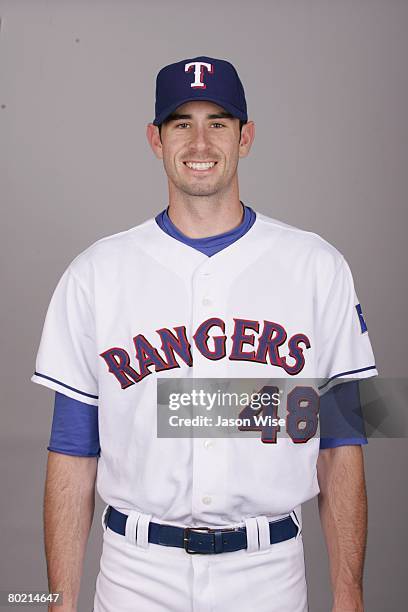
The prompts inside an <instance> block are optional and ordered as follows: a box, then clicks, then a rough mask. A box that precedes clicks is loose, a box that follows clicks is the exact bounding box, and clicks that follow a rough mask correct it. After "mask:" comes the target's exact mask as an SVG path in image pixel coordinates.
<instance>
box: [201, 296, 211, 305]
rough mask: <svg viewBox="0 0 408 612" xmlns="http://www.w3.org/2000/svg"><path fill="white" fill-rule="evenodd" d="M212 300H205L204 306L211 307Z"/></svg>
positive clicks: (206, 298) (207, 298)
mask: <svg viewBox="0 0 408 612" xmlns="http://www.w3.org/2000/svg"><path fill="white" fill-rule="evenodd" d="M211 304H212V300H211V299H210V298H209V297H205V298H203V306H211Z"/></svg>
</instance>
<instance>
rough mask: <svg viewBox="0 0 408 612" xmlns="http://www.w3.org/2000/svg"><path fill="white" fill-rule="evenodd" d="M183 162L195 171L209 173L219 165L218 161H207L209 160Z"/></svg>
mask: <svg viewBox="0 0 408 612" xmlns="http://www.w3.org/2000/svg"><path fill="white" fill-rule="evenodd" d="M183 164H184V165H185V166H186V168H188V169H189V170H192V171H193V172H200V173H203V172H205V173H207V172H211V170H212V169H213V168H215V166H216V165H217V162H216V161H207V162H198V161H185V162H183Z"/></svg>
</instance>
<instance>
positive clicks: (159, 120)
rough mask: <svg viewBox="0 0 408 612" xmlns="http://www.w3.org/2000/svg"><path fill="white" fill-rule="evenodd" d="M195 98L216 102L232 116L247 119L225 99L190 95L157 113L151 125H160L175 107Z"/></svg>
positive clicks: (193, 100)
mask: <svg viewBox="0 0 408 612" xmlns="http://www.w3.org/2000/svg"><path fill="white" fill-rule="evenodd" d="M196 100H200V101H206V102H214V104H218V105H219V106H222V107H223V108H224V109H225V110H226V111H227V112H228V113H231V115H233V116H234V117H237V118H238V119H241V120H242V121H248V116H247V114H246V113H244V112H243V111H242V110H240V109H238V108H237V107H236V106H234V105H233V104H230V103H229V102H226V101H225V100H220V98H217V97H215V96H214V97H213V96H190V97H188V98H184V99H183V100H177V102H174V103H173V104H171V105H170V106H168V107H167V108H165V109H164V110H163V111H162V112H161V113H159V114H158V115H157V117H155V118H154V120H153V125H160V124H161V123H163V121H164V120H165V119H166V118H167V117H168V116H169V115H171V113H173V112H174V111H175V110H176V108H178V107H179V106H181V105H182V104H185V103H186V102H195V101H196Z"/></svg>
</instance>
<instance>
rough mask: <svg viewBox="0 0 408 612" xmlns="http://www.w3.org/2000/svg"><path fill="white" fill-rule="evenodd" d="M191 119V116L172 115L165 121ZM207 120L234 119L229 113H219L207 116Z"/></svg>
mask: <svg viewBox="0 0 408 612" xmlns="http://www.w3.org/2000/svg"><path fill="white" fill-rule="evenodd" d="M192 118H193V116H192V115H183V114H181V113H172V114H171V115H169V116H168V117H167V121H180V119H192ZM207 119H234V117H233V115H231V113H225V112H220V113H212V114H210V115H207Z"/></svg>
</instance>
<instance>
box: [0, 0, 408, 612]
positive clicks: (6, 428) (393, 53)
mask: <svg viewBox="0 0 408 612" xmlns="http://www.w3.org/2000/svg"><path fill="white" fill-rule="evenodd" d="M0 16H1V19H2V22H1V30H0V162H1V163H0V165H1V176H0V189H1V191H0V197H1V207H2V208H1V211H2V215H1V243H0V247H1V251H2V253H1V255H2V256H1V288H2V291H1V339H2V351H1V392H2V403H1V419H2V420H1V423H2V426H1V431H0V450H1V458H0V470H1V472H0V478H1V481H0V490H1V519H0V520H1V531H0V534H1V536H0V537H1V543H0V547H1V551H2V555H1V568H0V569H1V581H0V590H9V589H23V590H26V589H42V588H44V589H45V588H46V578H45V560H44V554H43V549H42V496H43V486H44V470H45V465H46V458H47V451H46V446H47V443H48V438H49V432H50V426H51V417H52V406H53V394H52V392H50V391H48V390H46V389H43V388H40V387H38V386H34V385H33V384H32V383H31V382H30V376H31V374H32V371H33V367H34V359H35V354H36V351H37V348H38V342H39V339H40V333H41V328H42V324H43V321H44V316H45V311H46V308H47V305H48V302H49V299H50V297H51V293H52V291H53V289H54V287H55V285H56V283H57V281H58V279H59V277H60V276H61V274H62V272H63V271H64V269H65V267H66V266H67V265H68V263H69V262H70V261H71V260H72V259H73V258H74V257H75V256H76V255H77V254H78V253H79V252H81V251H82V250H83V249H85V248H86V247H87V246H88V245H89V244H91V243H92V242H94V241H95V240H97V239H98V238H100V237H102V236H105V235H109V234H113V233H115V232H119V231H121V230H124V229H127V228H129V227H131V226H134V225H136V224H138V223H139V222H141V221H143V220H145V219H146V218H147V217H150V216H152V215H154V214H155V213H157V212H158V211H160V210H162V209H163V208H164V207H165V206H166V204H167V200H166V196H167V188H166V180H165V175H164V172H163V169H162V166H161V162H159V161H158V160H156V158H154V156H153V154H152V152H151V150H150V148H149V146H148V144H147V141H146V138H145V126H146V123H147V122H148V121H150V120H152V118H153V104H154V83H155V75H156V73H157V71H158V70H159V69H160V68H161V67H162V66H163V65H164V64H167V63H170V62H172V61H177V60H180V59H183V58H187V57H192V56H195V55H211V56H214V57H223V58H226V59H229V60H231V61H232V62H233V63H234V64H235V65H236V66H237V68H238V70H239V72H240V75H241V77H242V80H243V82H244V85H245V88H246V93H247V100H248V107H249V114H250V117H251V118H252V119H254V120H255V122H256V126H257V134H256V139H255V143H254V147H253V150H252V152H251V155H250V157H249V158H247V159H245V160H242V161H241V162H240V185H241V199H243V201H245V202H246V203H248V204H249V205H251V206H252V207H254V208H255V209H256V210H258V211H260V212H263V213H266V214H268V215H270V216H272V217H275V218H277V219H280V220H282V221H285V222H287V223H290V224H293V225H296V226H298V227H301V228H304V229H310V230H313V231H315V232H317V233H319V234H321V235H322V236H323V237H324V238H326V239H327V240H328V241H330V242H331V243H333V244H334V245H335V246H336V247H337V248H338V249H339V250H340V251H341V252H342V253H343V254H344V255H345V257H346V259H347V260H348V262H349V263H350V266H351V269H352V271H353V275H354V278H355V283H356V288H357V292H358V295H359V298H360V301H361V303H362V305H363V309H364V312H365V316H366V320H367V323H368V327H369V332H370V337H371V340H372V344H373V348H374V352H375V355H376V359H377V363H378V367H379V371H380V373H381V374H382V375H383V376H392V375H395V376H405V375H406V371H407V365H406V359H405V337H404V333H405V332H406V325H405V314H406V312H407V275H406V268H407V246H406V241H405V235H406V222H407V212H406V194H407V181H408V178H407V177H408V172H407V167H406V162H407V142H408V140H407V135H408V134H407V119H406V109H407V108H408V96H407V93H408V87H407V65H406V64H407V57H408V41H407V36H406V33H407V26H408V4H407V2H404V1H402V0H401V1H398V0H383V1H377V0H373V1H368V0H366V1H364V0H332V1H330V0H326V1H323V0H321V1H317V0H298V1H286V2H284V1H271V0H264V1H261V0H251V2H248V3H246V2H244V1H241V0H228V1H227V0H223V2H220V1H219V0H217V1H214V0H206V1H205V2H204V3H195V4H193V3H191V2H187V0H178V1H177V0H173V1H172V2H170V1H168V0H162V1H159V0H155V1H154V2H149V1H148V0H143V1H133V2H131V1H124V0H122V1H116V2H114V1H113V0H111V1H99V2H97V1H92V2H91V1H90V0H88V1H82V2H79V1H78V0H77V1H73V0H71V1H70V2H69V1H68V0H55V1H52V2H51V1H47V0H29V1H28V0H27V1H22V0H9V1H4V0H3V1H0ZM365 457H366V470H367V482H368V491H369V504H370V506H369V543H368V553H367V563H366V578H365V588H366V601H367V610H368V611H370V612H377V611H378V612H380V611H381V612H383V611H384V610H389V611H394V610H395V611H400V610H402V609H405V602H406V599H407V595H408V592H407V585H406V580H405V579H404V576H405V575H406V565H407V564H406V556H405V555H406V551H407V529H406V519H405V516H406V512H407V493H406V479H405V478H404V477H405V474H406V470H405V465H404V464H405V462H406V459H407V444H406V440H396V439H393V440H371V441H370V443H369V445H368V447H366V448H365ZM101 510H102V502H101V501H100V500H99V499H98V503H97V507H96V517H95V521H94V525H93V528H92V533H91V539H90V543H89V548H88V552H87V559H86V563H85V569H84V576H83V581H82V588H81V596H80V606H79V610H80V612H82V611H84V612H89V611H90V610H91V607H92V598H93V591H94V583H95V578H96V574H97V572H98V567H99V566H98V564H99V554H100V550H101V529H102V528H101V525H100V513H101ZM303 515H304V525H305V528H304V540H305V551H306V562H307V579H308V585H309V600H310V610H311V612H327V611H328V610H329V605H330V603H329V602H330V591H329V583H328V567H327V557H326V552H325V547H324V541H323V538H322V535H321V529H320V523H319V519H318V513H317V505H316V500H313V501H312V502H309V503H307V504H305V505H304V507H303ZM403 602H404V603H403Z"/></svg>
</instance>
